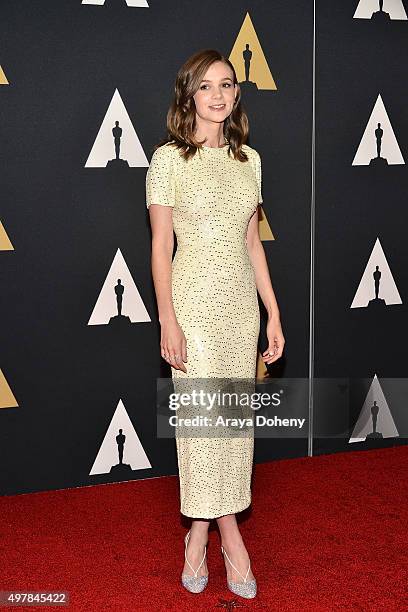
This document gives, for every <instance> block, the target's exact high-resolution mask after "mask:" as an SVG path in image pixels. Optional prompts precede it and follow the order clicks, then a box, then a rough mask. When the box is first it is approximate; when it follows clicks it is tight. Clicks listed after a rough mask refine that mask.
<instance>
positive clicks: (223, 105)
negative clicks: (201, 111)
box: [210, 104, 225, 110]
mask: <svg viewBox="0 0 408 612" xmlns="http://www.w3.org/2000/svg"><path fill="white" fill-rule="evenodd" d="M210 108H211V109H213V110H223V109H224V108H225V104H214V105H213V106H210Z"/></svg>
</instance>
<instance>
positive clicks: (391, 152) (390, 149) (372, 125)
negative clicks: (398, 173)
mask: <svg viewBox="0 0 408 612" xmlns="http://www.w3.org/2000/svg"><path fill="white" fill-rule="evenodd" d="M389 164H392V165H394V164H405V161H404V158H403V157H402V153H401V150H400V148H399V146H398V142H397V139H396V137H395V134H394V130H393V129H392V125H391V122H390V120H389V118H388V115H387V111H386V110H385V106H384V102H383V101H382V98H381V95H380V94H378V98H377V100H376V103H375V104H374V108H373V110H372V112H371V115H370V118H369V120H368V123H367V126H366V129H365V130H364V134H363V137H362V139H361V141H360V144H359V147H358V149H357V153H356V154H355V157H354V159H353V164H352V165H353V166H368V165H370V166H380V167H384V166H387V165H389Z"/></svg>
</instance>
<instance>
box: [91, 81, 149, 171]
mask: <svg viewBox="0 0 408 612" xmlns="http://www.w3.org/2000/svg"><path fill="white" fill-rule="evenodd" d="M148 166H149V162H148V159H147V157H146V155H145V153H144V151H143V147H142V145H141V143H140V140H139V138H138V136H137V134H136V130H135V128H134V127H133V124H132V121H131V120H130V117H129V114H128V112H127V110H126V107H125V105H124V103H123V100H122V98H121V95H120V93H119V91H118V90H117V89H115V92H114V94H113V96H112V99H111V101H110V103H109V106H108V109H107V111H106V114H105V117H104V118H103V121H102V123H101V126H100V128H99V132H98V134H97V136H96V138H95V142H94V144H93V146H92V149H91V152H90V153H89V156H88V159H87V160H86V163H85V168H108V169H109V170H114V171H117V170H119V171H120V170H126V169H128V168H129V167H133V168H147V167H148Z"/></svg>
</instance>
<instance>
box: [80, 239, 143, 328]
mask: <svg viewBox="0 0 408 612" xmlns="http://www.w3.org/2000/svg"><path fill="white" fill-rule="evenodd" d="M150 322H151V318H150V316H149V313H148V312H147V310H146V307H145V305H144V303H143V300H142V298H141V295H140V293H139V291H138V288H137V286H136V283H135V281H134V280H133V277H132V275H131V273H130V270H129V268H128V266H127V264H126V261H125V259H124V257H123V255H122V252H121V250H120V249H118V250H117V251H116V254H115V257H114V259H113V261H112V264H111V267H110V269H109V272H108V274H107V276H106V278H105V282H104V284H103V287H102V289H101V292H100V294H99V296H98V299H97V301H96V304H95V306H94V309H93V311H92V314H91V316H90V318H89V321H88V325H111V326H114V327H116V328H123V327H128V326H129V325H130V323H150Z"/></svg>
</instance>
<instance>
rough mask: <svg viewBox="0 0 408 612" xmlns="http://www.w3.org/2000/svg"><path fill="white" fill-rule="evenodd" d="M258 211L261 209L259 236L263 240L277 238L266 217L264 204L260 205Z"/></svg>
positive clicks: (259, 214) (259, 213)
mask: <svg viewBox="0 0 408 612" xmlns="http://www.w3.org/2000/svg"><path fill="white" fill-rule="evenodd" d="M258 211H259V212H258V228H259V237H260V239H261V241H266V240H275V237H274V235H273V234H272V230H271V228H270V225H269V223H268V219H267V218H266V215H265V211H264V209H263V206H259V208H258Z"/></svg>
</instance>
